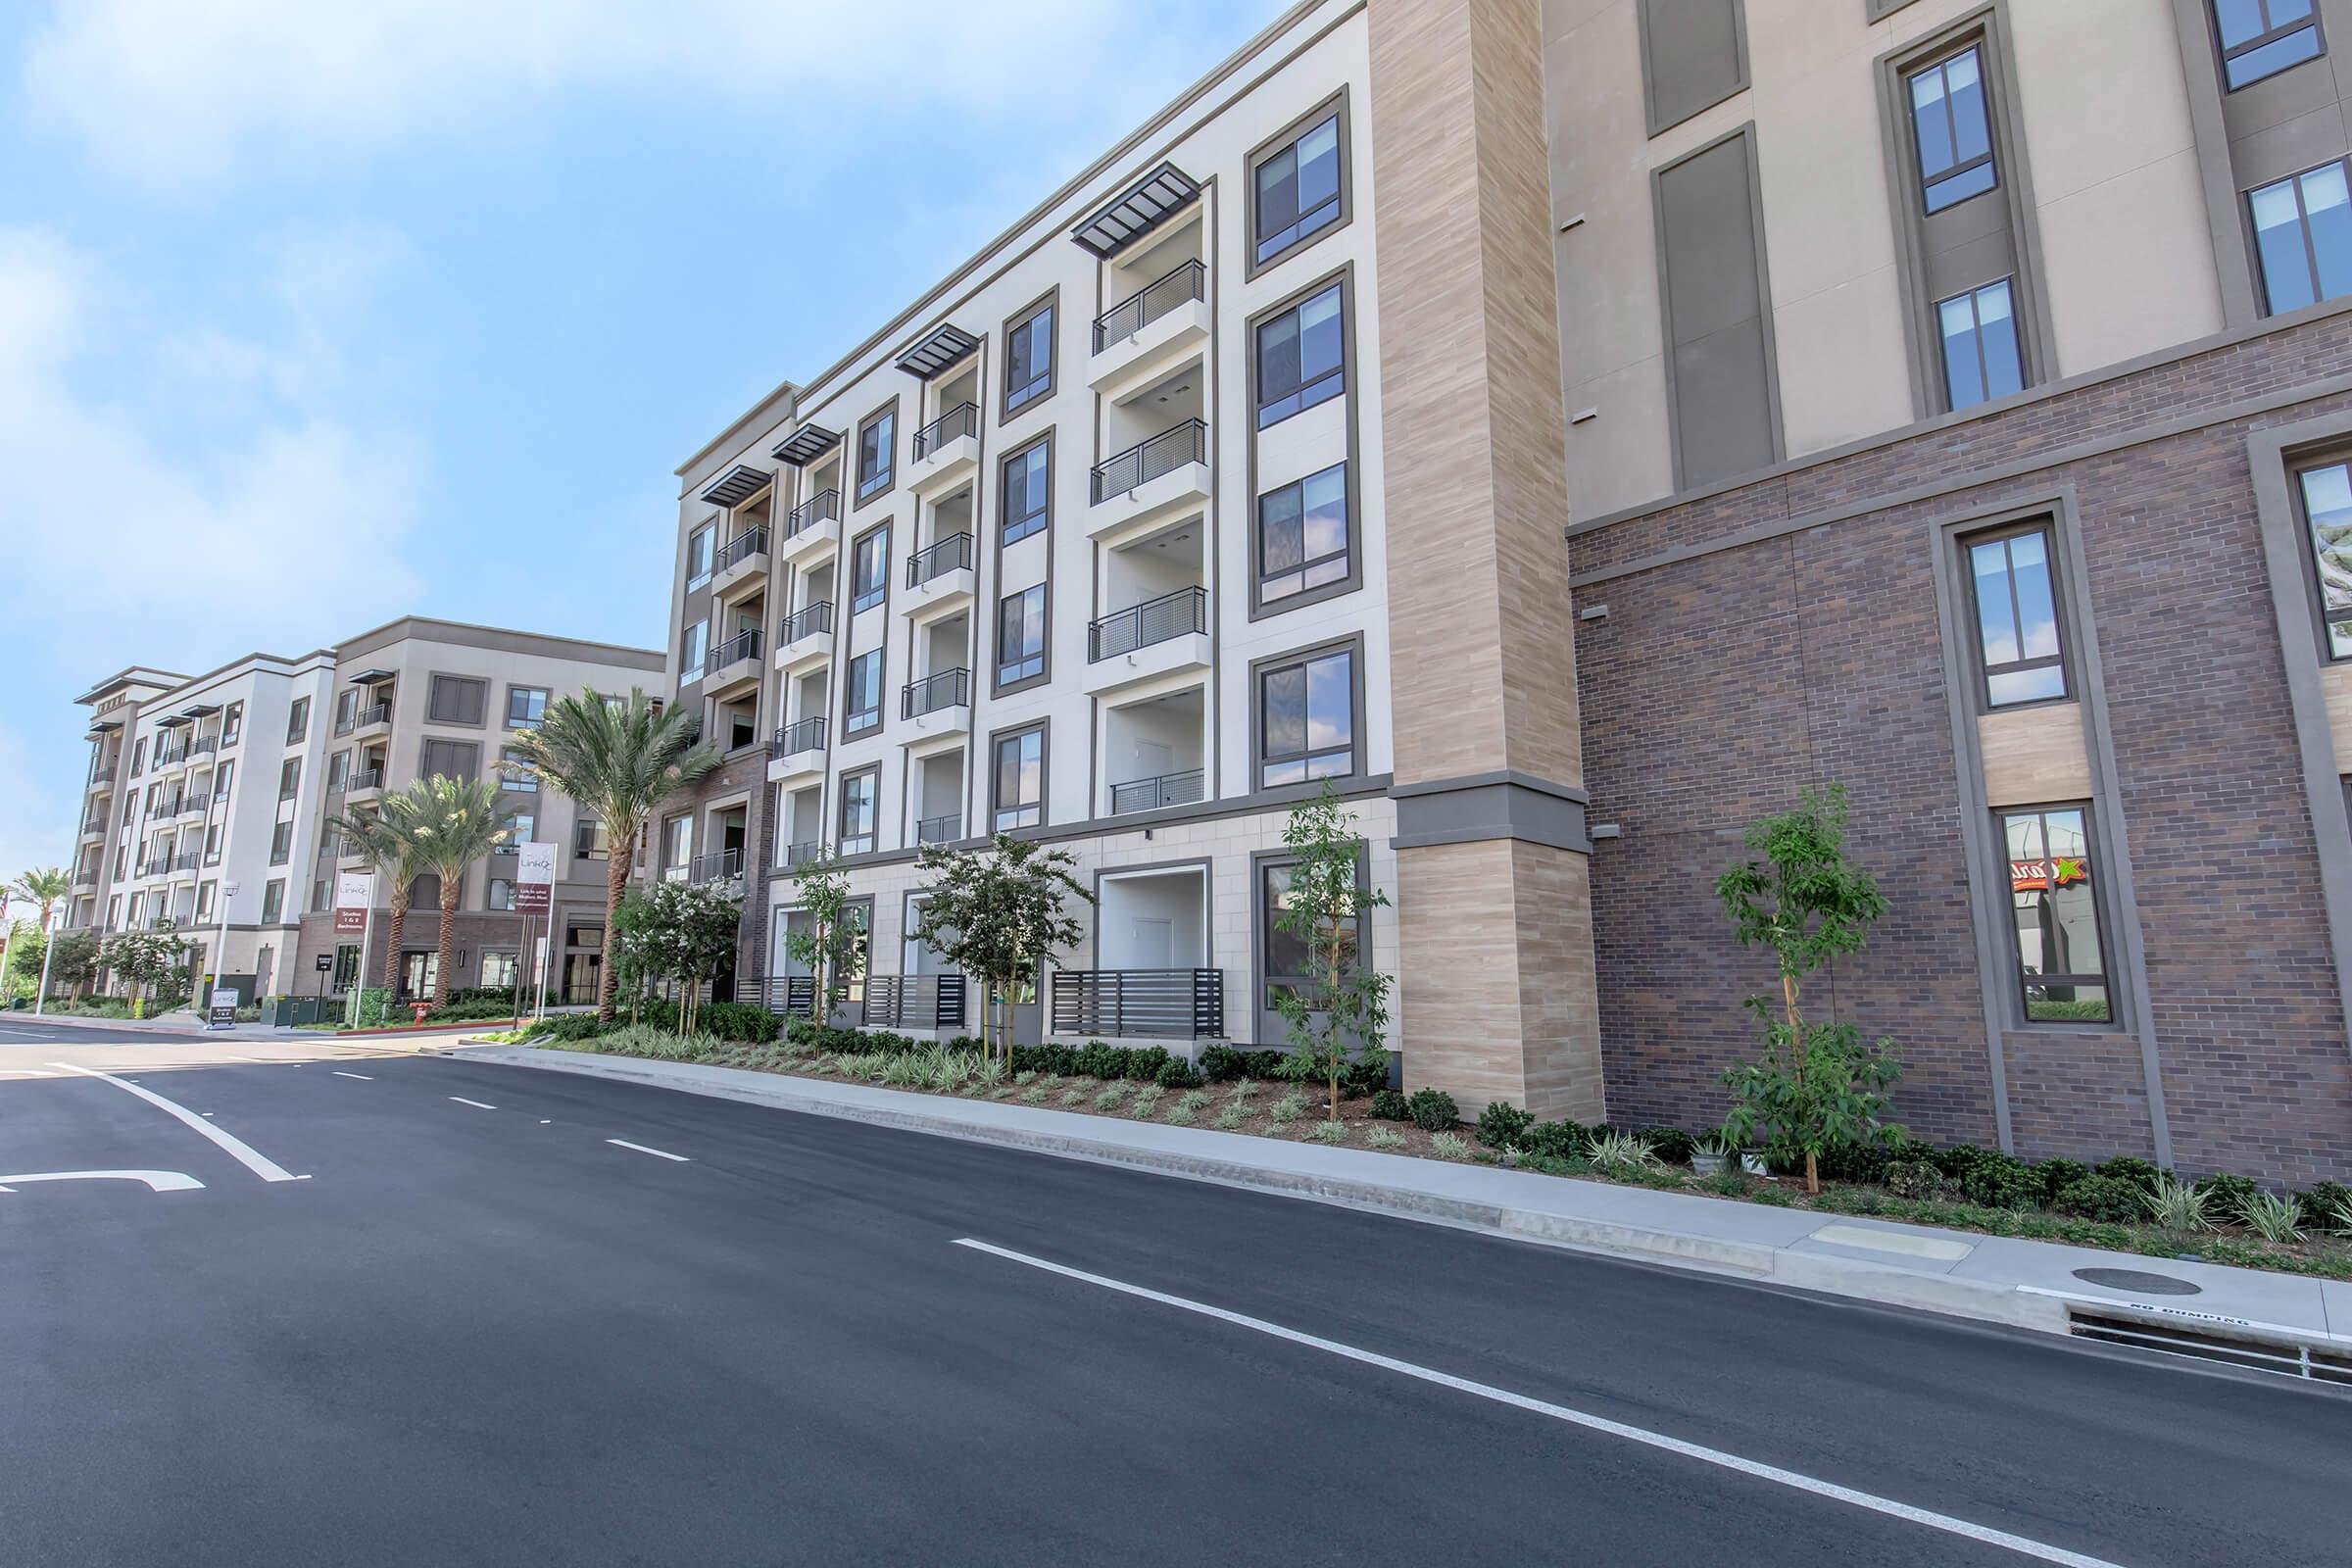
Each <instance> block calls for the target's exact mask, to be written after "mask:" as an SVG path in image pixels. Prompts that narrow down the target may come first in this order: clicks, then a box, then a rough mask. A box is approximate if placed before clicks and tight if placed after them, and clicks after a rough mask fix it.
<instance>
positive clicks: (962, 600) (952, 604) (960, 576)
mask: <svg viewBox="0 0 2352 1568" xmlns="http://www.w3.org/2000/svg"><path fill="white" fill-rule="evenodd" d="M971 598H972V536H971V535H970V534H968V533H956V534H950V535H949V536H948V537H946V538H945V539H942V540H940V541H939V542H938V543H937V544H935V545H933V546H932V547H931V548H930V549H928V550H918V551H916V552H915V553H914V554H913V555H911V556H909V557H907V595H906V598H905V599H903V600H902V601H901V602H900V608H902V609H903V610H905V611H906V612H907V614H909V615H913V616H915V617H917V618H921V617H923V616H925V615H928V614H930V613H934V612H940V611H948V610H954V609H956V608H958V607H959V606H962V605H967V604H969V603H971Z"/></svg>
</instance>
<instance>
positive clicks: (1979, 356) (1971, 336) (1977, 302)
mask: <svg viewBox="0 0 2352 1568" xmlns="http://www.w3.org/2000/svg"><path fill="white" fill-rule="evenodd" d="M1936 335H1937V336H1938V337H1940V338H1941V339H1942V340H1943V390H1944V397H1945V400H1946V402H1947V405H1948V406H1949V407H1950V408H1951V409H1952V410H1953V411H1954V412H1957V411H1959V410H1961V409H1966V408H1972V407H1974V406H1975V405H1977V404H1979V403H1988V402H1990V401H1991V400H1992V399H1994V398H2005V397H2007V396H2009V394H2010V393H2012V392H2018V391H2022V390H2024V388H2025V384H2026V371H2025V362H2024V361H2023V359H2022V358H2020V356H2019V353H2018V338H2017V313H2016V310H2015V297H2014V290H2013V288H2012V280H2011V279H2009V278H2006V277H2004V278H2001V279H2000V280H1998V281H1997V282H1992V283H1986V284H1985V285H1984V286H1983V287H1982V288H1972V289H1969V290H1968V291H1966V292H1965V293H1960V294H1955V295H1953V296H1952V297H1951V298H1950V299H1948V300H1938V301H1936Z"/></svg>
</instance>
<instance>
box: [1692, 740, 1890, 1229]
mask: <svg viewBox="0 0 2352 1568" xmlns="http://www.w3.org/2000/svg"><path fill="white" fill-rule="evenodd" d="M1846 814H1847V805H1846V795H1845V788H1844V786H1842V785H1838V784H1832V785H1830V786H1828V787H1827V788H1825V789H1820V790H1810V789H1809V790H1806V791H1805V792H1804V793H1803V795H1802V796H1801V797H1800V798H1799V800H1798V803H1797V806H1796V809H1794V810H1790V811H1783V812H1780V813H1778V814H1776V815H1773V816H1767V817H1765V818H1763V819H1762V820H1761V821H1758V822H1757V823H1755V824H1754V825H1753V826H1751V827H1750V828H1749V829H1748V830H1747V846H1748V848H1749V849H1750V850H1753V851H1755V852H1756V854H1758V855H1759V856H1761V857H1762V858H1761V859H1750V860H1748V861H1746V862H1745V863H1743V864H1740V865H1737V866H1734V867H1733V868H1732V869H1731V870H1729V871H1726V872H1725V873H1724V874H1723V875H1722V876H1721V877H1720V878H1718V879H1717V881H1716V883H1715V896H1716V897H1717V898H1719V899H1721V900H1722V901H1723V907H1724V908H1725V910H1726V911H1727V912H1728V913H1729V914H1730V915H1731V919H1732V933H1733V935H1734V937H1735V938H1736V939H1737V940H1738V941H1739V943H1740V946H1741V947H1743V948H1745V947H1762V948H1766V949H1769V950H1770V951H1771V953H1772V955H1773V959H1774V961H1775V963H1776V964H1777V965H1778V966H1779V969H1780V980H1781V994H1780V997H1779V999H1778V1003H1777V1005H1776V1003H1775V1000H1774V999H1773V998H1770V997H1763V996H1756V997H1750V998H1748V999H1747V1006H1748V1009H1749V1010H1750V1011H1752V1012H1753V1013H1754V1014H1755V1015H1756V1018H1757V1020H1758V1021H1759V1022H1760V1023H1762V1024H1763V1025H1764V1029H1765V1045H1764V1057H1763V1059H1762V1060H1761V1061H1759V1062H1754V1063H1751V1064H1749V1065H1746V1066H1743V1067H1735V1068H1733V1069H1732V1070H1731V1071H1730V1072H1728V1073H1726V1074H1724V1079H1723V1081H1724V1083H1725V1085H1726V1086H1727V1087H1729V1088H1730V1089H1731V1091H1732V1095H1733V1101H1732V1110H1731V1114H1730V1116H1729V1117H1728V1118H1727V1119H1726V1121H1725V1123H1724V1130H1725V1132H1727V1133H1728V1134H1730V1135H1731V1136H1732V1137H1733V1138H1734V1139H1736V1140H1737V1141H1739V1142H1740V1144H1741V1145H1742V1146H1745V1145H1747V1144H1749V1143H1750V1142H1751V1141H1752V1140H1753V1139H1754V1138H1755V1137H1756V1136H1757V1134H1758V1133H1759V1132H1761V1133H1762V1134H1763V1136H1764V1138H1765V1140H1766V1143H1765V1148H1766V1150H1767V1152H1770V1153H1772V1154H1774V1155H1775V1156H1777V1157H1779V1158H1782V1159H1784V1160H1792V1159H1793V1158H1794V1157H1795V1156H1796V1155H1799V1154H1801V1155H1803V1157H1804V1164H1805V1191H1807V1192H1809V1193H1817V1192H1819V1191H1821V1155H1822V1154H1824V1153H1826V1152H1829V1151H1830V1150H1833V1149H1838V1148H1844V1147H1847V1146H1850V1145H1854V1144H1861V1143H1868V1142H1871V1141H1873V1140H1875V1139H1879V1138H1884V1137H1889V1136H1900V1132H1901V1129H1900V1128H1899V1127H1896V1126H1893V1125H1892V1124H1889V1123H1887V1122H1886V1121H1885V1119H1884V1118H1885V1113H1886V1109H1887V1090H1888V1088H1889V1087H1891V1086H1892V1085H1893V1083H1894V1081H1895V1080H1896V1079H1897V1078H1898V1077H1900V1076H1901V1075H1902V1064H1901V1062H1899V1061H1898V1060H1896V1059H1895V1057H1894V1055H1893V1042H1892V1041H1889V1040H1880V1041H1878V1042H1876V1043H1875V1044H1873V1043H1869V1042H1865V1041H1864V1040H1863V1039H1862V1036H1861V1033H1860V1031H1859V1030H1857V1029H1856V1028H1855V1027H1854V1026H1853V1025H1852V1024H1850V1023H1841V1022H1838V1021H1837V1020H1836V1019H1834V1018H1833V1019H1829V1020H1826V1021H1823V1022H1811V1021H1808V1020H1807V1019H1806V1017H1805V1015H1804V1013H1803V1010H1802V1008H1801V1006H1800V1002H1801V1000H1802V995H1803V985H1804V980H1805V977H1806V976H1807V975H1809V974H1811V973H1813V972H1814V971H1815V970H1817V969H1820V968H1822V967H1823V966H1824V965H1826V964H1829V963H1830V962H1831V961H1833V960H1834V959H1836V958H1837V957H1838V956H1839V955H1840V954H1847V953H1859V952H1861V951H1862V948H1863V945H1864V944H1865V943H1866V942H1868V941H1869V938H1870V928H1871V926H1872V925H1873V924H1875V923H1876V922H1877V921H1878V919H1879V917H1880V916H1881V915H1883V914H1885V913H1886V912H1887V899H1886V896H1885V895H1884V894H1882V893H1880V892H1879V886H1878V883H1877V881H1876V880H1875V879H1873V878H1872V876H1871V874H1870V872H1869V871H1867V870H1865V869H1864V868H1863V867H1861V866H1858V865H1855V864H1853V863H1852V862H1851V861H1849V860H1848V859H1847V858H1846V856H1845V823H1846ZM1776 1012H1777V1013H1778V1016H1775V1014H1776Z"/></svg>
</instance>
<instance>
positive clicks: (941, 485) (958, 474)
mask: <svg viewBox="0 0 2352 1568" xmlns="http://www.w3.org/2000/svg"><path fill="white" fill-rule="evenodd" d="M979 466H980V411H979V409H978V408H976V407H975V406H973V405H972V404H969V403H958V404H957V405H956V407H954V408H952V409H950V410H948V412H947V413H945V414H943V415H941V416H940V417H938V418H936V419H933V420H932V421H931V422H930V423H929V424H926V425H924V426H923V427H922V428H921V429H920V430H917V431H915V432H914V458H913V461H912V462H910V463H909V464H907V488H908V489H910V490H912V491H913V492H914V493H915V494H916V495H918V496H920V495H930V494H931V493H933V492H934V491H940V490H945V489H947V488H948V486H950V485H952V484H956V483H957V482H958V481H960V480H962V479H963V478H964V477H965V476H966V475H968V474H970V473H971V472H972V471H973V470H974V469H975V468H977V467H979Z"/></svg>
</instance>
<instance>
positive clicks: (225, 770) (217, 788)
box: [213, 762, 237, 809]
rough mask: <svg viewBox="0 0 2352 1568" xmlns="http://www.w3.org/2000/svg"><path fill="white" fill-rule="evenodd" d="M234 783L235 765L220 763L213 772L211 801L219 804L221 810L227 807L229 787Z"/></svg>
mask: <svg viewBox="0 0 2352 1568" xmlns="http://www.w3.org/2000/svg"><path fill="white" fill-rule="evenodd" d="M236 781H237V764H236V763H234V762H222V763H221V765H220V766H219V767H218V768H216V769H214V770H213V799H214V800H216V801H218V802H220V803H221V807H222V808H223V809H225V808H226V807H227V805H228V789H229V786H230V785H232V784H234V783H235V782H236Z"/></svg>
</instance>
